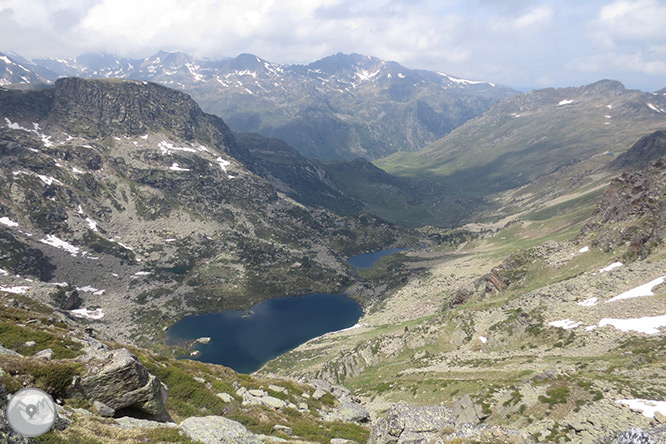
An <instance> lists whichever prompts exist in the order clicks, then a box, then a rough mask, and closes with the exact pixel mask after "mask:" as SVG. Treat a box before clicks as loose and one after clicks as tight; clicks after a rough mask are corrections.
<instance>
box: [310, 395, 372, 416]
mask: <svg viewBox="0 0 666 444" xmlns="http://www.w3.org/2000/svg"><path fill="white" fill-rule="evenodd" d="M322 417H323V419H324V420H326V421H342V422H366V421H368V420H370V413H368V411H367V410H366V409H365V407H363V406H362V405H361V404H358V403H356V402H354V401H353V400H352V399H351V398H343V399H341V400H340V403H339V404H338V406H337V407H336V408H335V409H334V410H333V411H331V412H329V413H326V414H324V415H322Z"/></svg>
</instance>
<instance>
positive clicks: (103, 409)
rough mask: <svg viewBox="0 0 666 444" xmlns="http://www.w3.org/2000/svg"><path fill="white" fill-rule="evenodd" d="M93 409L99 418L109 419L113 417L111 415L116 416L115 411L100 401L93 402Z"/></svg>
mask: <svg viewBox="0 0 666 444" xmlns="http://www.w3.org/2000/svg"><path fill="white" fill-rule="evenodd" d="M93 407H94V409H95V410H97V413H99V416H103V417H105V418H111V417H113V415H115V414H116V411H115V410H114V409H112V408H111V407H109V406H108V405H106V404H104V403H103V402H100V401H94V402H93Z"/></svg>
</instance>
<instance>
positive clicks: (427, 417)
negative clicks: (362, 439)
mask: <svg viewBox="0 0 666 444" xmlns="http://www.w3.org/2000/svg"><path fill="white" fill-rule="evenodd" d="M455 424H456V421H455V415H454V414H453V411H452V410H451V409H450V408H448V407H442V406H425V407H413V406H409V405H406V404H397V405H394V406H392V407H391V408H390V409H389V411H388V412H387V413H386V415H385V416H384V417H383V418H381V419H379V420H378V421H377V422H376V424H375V425H374V426H373V428H372V431H371V432H370V439H369V440H368V444H403V443H404V444H407V443H410V444H416V443H427V442H430V441H431V440H436V439H437V438H438V437H440V436H441V432H442V430H444V429H445V428H452V427H454V426H455Z"/></svg>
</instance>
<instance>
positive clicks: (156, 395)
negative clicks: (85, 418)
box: [75, 348, 169, 421]
mask: <svg viewBox="0 0 666 444" xmlns="http://www.w3.org/2000/svg"><path fill="white" fill-rule="evenodd" d="M75 387H76V390H77V391H78V392H80V393H81V394H82V395H83V397H85V398H86V399H88V400H90V401H93V402H94V401H99V402H100V403H103V404H105V405H106V406H108V407H109V408H111V409H113V410H114V411H115V413H116V414H120V415H122V414H123V413H125V414H128V415H129V416H139V417H143V418H147V419H154V420H160V421H165V420H168V419H169V414H168V413H167V411H166V400H167V397H168V393H169V389H168V388H167V387H166V386H165V385H164V384H162V383H161V382H160V380H159V379H157V377H155V376H154V375H152V374H150V373H149V372H148V370H147V369H146V368H145V367H144V366H143V364H141V363H140V362H139V360H138V359H137V358H136V356H134V355H133V354H131V353H130V352H129V351H128V350H127V349H125V348H121V349H118V350H113V351H111V352H108V353H107V354H102V355H101V357H100V358H97V357H95V358H92V362H90V363H87V365H86V372H85V374H83V375H82V376H81V378H80V380H78V381H77V382H76V384H75Z"/></svg>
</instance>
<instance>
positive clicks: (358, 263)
mask: <svg viewBox="0 0 666 444" xmlns="http://www.w3.org/2000/svg"><path fill="white" fill-rule="evenodd" d="M400 251H407V248H391V249H389V250H381V251H373V252H372V253H365V254H359V255H358V256H352V257H350V258H349V259H347V263H348V264H349V265H351V266H352V267H354V268H370V267H372V266H373V265H375V262H377V261H378V260H379V259H381V258H383V257H384V256H388V255H389V254H393V253H398V252H400Z"/></svg>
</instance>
